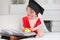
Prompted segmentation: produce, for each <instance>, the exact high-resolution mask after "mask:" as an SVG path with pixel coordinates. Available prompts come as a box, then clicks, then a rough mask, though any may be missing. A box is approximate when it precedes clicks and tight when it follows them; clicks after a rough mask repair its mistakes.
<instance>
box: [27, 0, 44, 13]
mask: <svg viewBox="0 0 60 40" xmlns="http://www.w3.org/2000/svg"><path fill="white" fill-rule="evenodd" d="M28 6H29V7H30V8H31V9H33V10H34V11H35V12H36V14H38V13H41V14H43V12H44V9H43V8H42V7H41V6H40V5H39V4H38V3H37V2H36V1H35V0H29V4H28Z"/></svg>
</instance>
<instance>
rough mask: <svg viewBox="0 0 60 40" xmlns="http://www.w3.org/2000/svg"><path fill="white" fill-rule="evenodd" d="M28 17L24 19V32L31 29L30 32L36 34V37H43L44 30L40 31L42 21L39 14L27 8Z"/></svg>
mask: <svg viewBox="0 0 60 40" xmlns="http://www.w3.org/2000/svg"><path fill="white" fill-rule="evenodd" d="M26 12H27V16H25V17H23V18H22V30H23V31H25V29H29V30H30V32H35V33H36V37H43V32H42V30H40V29H39V27H40V25H41V20H40V18H38V14H37V13H36V12H35V11H34V10H33V9H32V8H30V7H29V6H27V8H26Z"/></svg>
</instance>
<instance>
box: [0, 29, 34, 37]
mask: <svg viewBox="0 0 60 40" xmlns="http://www.w3.org/2000/svg"><path fill="white" fill-rule="evenodd" d="M0 34H4V35H7V36H11V35H15V36H32V35H35V33H34V32H30V33H24V32H20V31H16V30H15V31H13V30H1V31H0Z"/></svg>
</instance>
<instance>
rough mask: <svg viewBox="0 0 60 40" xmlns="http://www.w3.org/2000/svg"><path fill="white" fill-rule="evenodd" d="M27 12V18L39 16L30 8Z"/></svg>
mask: <svg viewBox="0 0 60 40" xmlns="http://www.w3.org/2000/svg"><path fill="white" fill-rule="evenodd" d="M26 12H27V16H28V17H29V18H31V19H32V18H34V17H36V16H37V15H36V13H35V11H34V10H32V9H31V8H30V7H27V9H26Z"/></svg>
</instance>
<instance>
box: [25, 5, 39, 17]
mask: <svg viewBox="0 0 60 40" xmlns="http://www.w3.org/2000/svg"><path fill="white" fill-rule="evenodd" d="M28 7H30V6H29V5H27V7H26V10H27V9H28ZM30 8H31V7H30ZM31 9H32V8H31ZM32 10H33V9H32ZM35 13H36V15H37V16H38V13H37V12H35Z"/></svg>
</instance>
